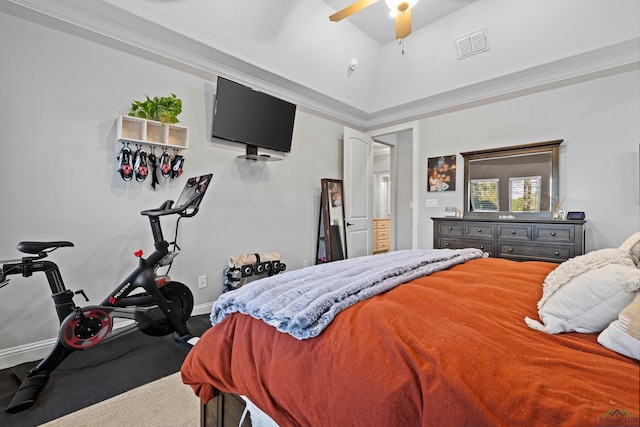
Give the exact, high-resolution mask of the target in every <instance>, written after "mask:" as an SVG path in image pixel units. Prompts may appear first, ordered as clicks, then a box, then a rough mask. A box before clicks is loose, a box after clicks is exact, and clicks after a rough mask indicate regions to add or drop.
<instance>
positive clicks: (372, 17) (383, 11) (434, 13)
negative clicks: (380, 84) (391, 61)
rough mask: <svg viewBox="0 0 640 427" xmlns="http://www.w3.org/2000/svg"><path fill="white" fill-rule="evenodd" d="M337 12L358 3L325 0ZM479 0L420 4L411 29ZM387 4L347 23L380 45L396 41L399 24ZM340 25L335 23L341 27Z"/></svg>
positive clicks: (430, 0)
mask: <svg viewBox="0 0 640 427" xmlns="http://www.w3.org/2000/svg"><path fill="white" fill-rule="evenodd" d="M322 1H323V2H324V3H326V4H328V5H329V7H331V8H332V9H333V10H334V11H336V12H337V11H339V10H342V9H344V8H345V7H347V6H349V5H350V4H352V3H355V1H356V0H322ZM474 1H476V0H419V1H418V3H417V4H416V5H415V6H414V7H413V8H412V9H411V28H412V30H413V31H417V30H419V29H420V28H422V27H424V26H425V25H428V24H431V23H433V22H435V21H437V20H438V19H440V18H442V17H444V16H446V15H449V14H450V13H453V12H455V11H456V10H458V9H461V8H463V7H465V6H467V5H469V4H470V3H473V2H474ZM389 12H390V11H389V8H388V7H387V6H386V5H385V3H384V0H378V1H377V2H376V3H374V4H372V5H371V6H369V7H367V8H365V9H363V10H361V11H360V12H358V13H356V14H354V15H351V16H350V17H349V18H347V20H348V21H349V22H351V23H352V24H353V25H355V26H356V27H358V28H360V29H361V30H362V31H364V32H365V33H366V34H367V35H369V36H370V37H371V38H372V39H374V40H375V41H377V42H378V43H380V44H386V43H389V42H391V41H393V40H395V37H396V32H395V21H394V18H393V17H392V15H391V14H390V13H389ZM339 24H340V23H335V25H339Z"/></svg>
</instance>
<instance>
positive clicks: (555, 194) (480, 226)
mask: <svg viewBox="0 0 640 427" xmlns="http://www.w3.org/2000/svg"><path fill="white" fill-rule="evenodd" d="M562 142H563V140H562V139H559V140H553V141H544V142H536V143H532V144H526V145H517V146H511V147H505V148H499V149H490V150H479V151H469V152H465V153H461V155H462V156H463V157H464V210H463V211H464V216H463V217H462V218H457V217H456V218H453V217H446V218H432V220H433V247H434V248H435V249H462V248H477V249H481V250H482V251H484V252H486V253H487V254H488V255H489V256H491V257H499V258H508V259H513V260H519V261H551V262H563V261H566V260H567V259H569V258H573V257H575V256H578V255H582V254H584V247H585V244H584V243H585V242H584V224H585V222H586V221H584V220H564V219H562V218H561V219H553V218H554V216H553V211H554V210H556V209H557V205H559V204H560V202H559V175H560V174H559V172H560V171H559V162H558V152H559V146H560V144H562Z"/></svg>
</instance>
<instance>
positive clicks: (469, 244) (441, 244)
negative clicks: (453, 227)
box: [436, 238, 493, 256]
mask: <svg viewBox="0 0 640 427" xmlns="http://www.w3.org/2000/svg"><path fill="white" fill-rule="evenodd" d="M437 246H438V247H437V248H436V249H465V248H475V249H480V250H481V251H484V252H487V253H488V254H489V256H493V242H487V241H484V240H481V239H480V240H475V239H446V238H440V239H438V245H437Z"/></svg>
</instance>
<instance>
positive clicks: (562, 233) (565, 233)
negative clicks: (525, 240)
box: [534, 224, 575, 243]
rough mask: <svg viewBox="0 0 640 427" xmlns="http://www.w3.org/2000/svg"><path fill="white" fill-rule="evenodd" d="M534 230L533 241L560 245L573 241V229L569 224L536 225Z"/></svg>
mask: <svg viewBox="0 0 640 427" xmlns="http://www.w3.org/2000/svg"><path fill="white" fill-rule="evenodd" d="M534 230H535V231H534V240H539V241H543V242H561V243H573V242H574V241H575V227H574V226H573V225H570V224H557V225H555V224H549V225H547V224H545V225H537V226H536V227H535V229H534Z"/></svg>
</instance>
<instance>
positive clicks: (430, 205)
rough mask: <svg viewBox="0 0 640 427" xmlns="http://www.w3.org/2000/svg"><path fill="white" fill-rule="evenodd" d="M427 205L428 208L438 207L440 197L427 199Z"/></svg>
mask: <svg viewBox="0 0 640 427" xmlns="http://www.w3.org/2000/svg"><path fill="white" fill-rule="evenodd" d="M425 205H426V206H425V207H427V208H437V207H438V199H427V202H426V203H425Z"/></svg>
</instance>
